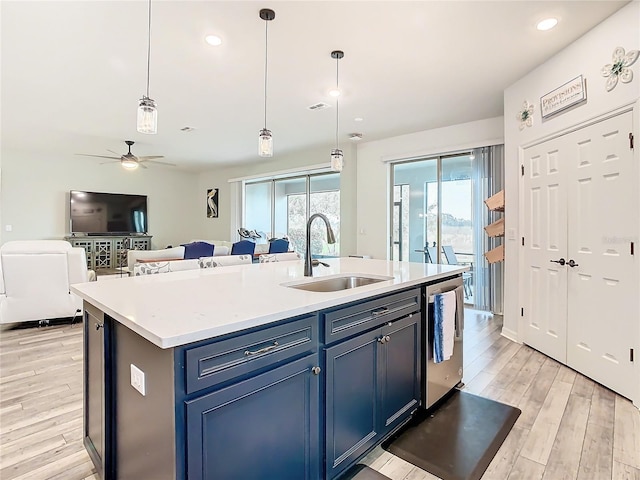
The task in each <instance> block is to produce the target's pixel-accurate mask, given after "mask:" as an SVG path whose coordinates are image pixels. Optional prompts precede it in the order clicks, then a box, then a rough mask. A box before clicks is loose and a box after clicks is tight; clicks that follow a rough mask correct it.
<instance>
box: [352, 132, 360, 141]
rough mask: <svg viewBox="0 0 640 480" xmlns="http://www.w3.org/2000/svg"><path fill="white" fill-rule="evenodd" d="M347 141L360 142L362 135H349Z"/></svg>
mask: <svg viewBox="0 0 640 480" xmlns="http://www.w3.org/2000/svg"><path fill="white" fill-rule="evenodd" d="M349 140H353V141H354V142H357V141H358V140H362V134H361V133H350V134H349Z"/></svg>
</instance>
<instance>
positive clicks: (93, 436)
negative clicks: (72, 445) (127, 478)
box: [83, 304, 113, 479]
mask: <svg viewBox="0 0 640 480" xmlns="http://www.w3.org/2000/svg"><path fill="white" fill-rule="evenodd" d="M110 333H111V329H110V323H109V319H108V318H105V315H104V313H102V312H101V311H99V310H97V309H95V308H94V307H92V306H90V305H87V304H85V313H84V409H83V413H84V422H83V428H84V432H83V443H84V446H85V448H86V449H87V452H88V453H89V457H90V458H91V460H92V462H93V465H94V466H95V468H96V472H98V475H99V477H100V478H103V479H108V478H111V477H112V475H113V473H112V471H113V470H112V469H113V465H112V452H113V448H112V445H111V438H112V433H113V430H112V427H111V424H110V423H109V422H110V421H111V419H112V418H113V411H112V407H111V399H112V395H113V394H112V390H111V355H110V353H111V351H110V345H111V342H110Z"/></svg>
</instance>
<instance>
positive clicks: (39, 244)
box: [0, 240, 95, 323]
mask: <svg viewBox="0 0 640 480" xmlns="http://www.w3.org/2000/svg"><path fill="white" fill-rule="evenodd" d="M94 279H95V273H94V272H93V271H91V270H88V269H87V260H86V254H85V251H84V249H83V248H75V247H72V246H71V244H70V243H69V242H65V241H64V240H28V241H13V242H7V243H5V244H4V245H2V247H0V323H14V322H26V321H31V320H47V319H52V318H65V317H73V316H74V315H75V314H76V313H78V312H81V311H82V299H81V298H80V297H78V296H76V295H74V294H73V293H71V292H70V291H69V286H70V285H71V284H74V283H83V282H88V281H90V280H94Z"/></svg>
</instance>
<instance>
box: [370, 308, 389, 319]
mask: <svg viewBox="0 0 640 480" xmlns="http://www.w3.org/2000/svg"><path fill="white" fill-rule="evenodd" d="M385 313H389V308H388V307H380V308H376V309H375V310H371V315H373V316H374V317H377V316H379V315H384V314H385Z"/></svg>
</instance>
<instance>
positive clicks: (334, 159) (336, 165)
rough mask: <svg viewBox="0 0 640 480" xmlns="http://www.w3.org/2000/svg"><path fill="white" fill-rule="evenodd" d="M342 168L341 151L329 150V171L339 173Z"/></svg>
mask: <svg viewBox="0 0 640 480" xmlns="http://www.w3.org/2000/svg"><path fill="white" fill-rule="evenodd" d="M342 167H344V155H343V154H342V150H340V149H339V148H334V149H332V150H331V170H333V171H334V172H341V171H342Z"/></svg>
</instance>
